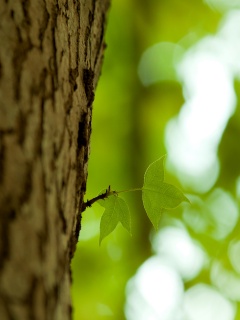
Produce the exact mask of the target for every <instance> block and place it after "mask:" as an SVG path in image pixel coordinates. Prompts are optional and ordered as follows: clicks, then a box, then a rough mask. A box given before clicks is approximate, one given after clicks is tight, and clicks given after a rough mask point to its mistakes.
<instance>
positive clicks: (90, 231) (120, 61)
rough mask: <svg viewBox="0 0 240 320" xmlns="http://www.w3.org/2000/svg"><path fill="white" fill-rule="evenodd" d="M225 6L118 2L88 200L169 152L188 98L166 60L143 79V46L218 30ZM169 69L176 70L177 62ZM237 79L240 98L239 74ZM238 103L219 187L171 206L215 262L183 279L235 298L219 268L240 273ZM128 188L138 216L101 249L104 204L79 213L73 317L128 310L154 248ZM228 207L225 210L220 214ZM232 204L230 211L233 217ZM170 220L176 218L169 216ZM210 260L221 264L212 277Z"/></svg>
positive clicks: (190, 41)
mask: <svg viewBox="0 0 240 320" xmlns="http://www.w3.org/2000/svg"><path fill="white" fill-rule="evenodd" d="M223 14H224V13H220V12H218V11H216V10H212V9H211V8H210V7H208V6H207V4H206V2H204V1H200V0H196V1H192V0H183V1H178V0H170V1H169V0H149V1H145V0H138V1H137V0H132V1H127V0H113V1H112V7H111V9H110V12H109V19H108V26H107V35H106V42H107V46H108V47H107V49H106V53H105V61H104V66H103V70H102V76H101V78H100V82H99V84H98V88H97V92H96V99H95V101H94V108H93V122H92V125H93V130H92V138H91V154H90V161H89V177H88V184H87V194H86V199H90V198H93V197H95V196H96V195H97V194H98V193H99V192H100V191H101V190H103V189H106V188H107V187H108V186H109V185H111V188H112V189H113V190H122V189H129V188H138V187H141V186H142V184H143V174H144V172H145V170H146V167H147V166H148V165H149V163H151V162H152V161H154V160H156V159H157V158H159V157H160V156H162V155H163V154H165V153H166V147H165V145H164V130H165V127H166V124H167V122H168V121H169V120H170V119H171V118H172V117H174V116H175V115H177V114H178V113H179V111H180V108H181V106H182V104H183V102H184V98H183V94H182V86H181V83H179V82H178V81H176V80H174V76H172V79H173V80H171V81H170V80H169V79H167V77H166V79H165V78H164V72H165V71H164V70H165V67H166V66H165V67H162V75H163V76H162V78H161V80H160V81H158V82H155V83H154V84H151V85H149V86H144V85H143V84H142V83H141V81H140V79H139V75H138V67H139V63H140V60H141V57H142V55H143V53H144V52H145V50H147V49H148V48H149V47H151V46H153V45H155V44H157V43H164V42H168V43H169V42H171V43H173V44H175V45H179V46H181V48H182V50H183V52H182V53H181V54H183V53H184V51H185V50H187V49H188V48H190V47H191V46H193V45H194V44H195V43H196V42H197V41H198V40H200V39H201V38H202V37H204V36H205V35H207V34H214V33H215V32H216V30H217V28H218V25H219V21H220V20H221V18H222V16H223ZM167 54H168V53H167ZM168 60H169V59H168ZM170 60H173V59H170ZM172 63H174V62H173V61H172ZM162 65H163V66H164V60H163V64H162ZM169 68H171V72H173V71H172V70H174V68H173V65H171V66H169ZM160 73H161V70H160ZM235 88H236V93H237V95H238V97H239V94H240V85H239V82H237V81H236V82H235ZM239 110H240V108H239V105H238V106H237V108H236V112H235V113H234V115H233V116H232V117H231V119H230V120H229V122H228V125H227V127H226V129H225V132H224V134H223V137H222V141H221V143H220V145H219V149H218V156H219V162H220V168H221V169H220V175H219V177H218V180H217V182H216V184H215V186H213V188H212V189H211V190H209V192H208V193H206V194H205V195H201V196H199V195H197V194H195V195H193V194H192V195H190V196H191V202H192V203H191V205H186V207H184V206H183V207H180V208H178V209H177V210H175V212H174V214H173V215H172V218H173V219H177V220H180V221H181V222H182V223H183V224H184V225H185V227H186V228H187V229H188V231H189V233H190V235H191V237H192V238H193V239H195V240H197V241H198V242H199V243H200V244H201V246H202V247H203V248H204V250H205V251H206V253H207V255H208V257H210V264H208V265H207V266H206V267H205V268H204V269H203V270H202V271H201V273H200V274H199V275H198V276H197V277H196V278H195V279H193V280H191V281H189V282H187V281H186V283H185V287H186V288H188V287H191V286H192V285H194V284H196V283H199V282H204V283H209V284H213V285H214V286H216V287H218V289H219V290H220V291H221V290H222V291H223V293H224V295H225V296H227V297H229V299H233V297H231V296H230V295H228V294H227V292H226V290H225V292H224V290H223V289H224V288H223V287H224V286H223V285H222V282H221V277H223V275H224V272H225V271H227V272H228V279H230V278H233V277H235V278H237V277H238V278H239V274H240V270H239V269H237V267H235V268H234V262H233V261H235V260H236V259H235V260H234V258H229V256H230V257H231V255H229V250H230V251H231V250H232V251H231V252H236V254H238V255H239V251H237V250H238V249H236V248H238V247H237V246H236V245H235V244H238V241H239V240H240V239H239V230H240V222H239V219H238V210H237V211H236V208H235V206H234V204H235V203H236V202H237V201H238V199H239V198H237V197H239V194H238V193H237V192H236V181H237V178H238V176H239V175H240V148H239V137H240V121H239V117H240V111H239ZM167 177H168V181H169V182H170V183H173V184H175V185H178V186H179V182H178V181H177V180H176V179H175V177H174V173H173V174H172V173H171V174H170V172H169V173H168V174H167ZM239 185H240V181H239ZM179 187H180V188H181V186H179ZM239 189H240V187H239ZM223 190H226V191H227V192H225V191H223ZM188 192H189V194H191V193H193V192H192V191H191V190H188ZM239 193H240V190H239ZM124 197H125V200H126V201H127V203H128V204H129V207H130V212H131V216H132V237H130V236H129V234H128V233H127V232H125V230H124V229H123V228H122V227H121V226H119V227H117V229H116V231H114V233H113V234H111V235H110V236H109V237H108V238H107V239H106V240H104V242H103V244H102V246H101V247H100V248H99V246H98V241H99V224H100V217H101V214H102V212H103V209H102V208H101V207H100V206H98V205H97V204H96V205H94V206H93V208H90V209H87V210H86V212H84V214H83V218H82V230H81V233H80V239H79V243H78V248H77V251H76V253H75V257H74V259H73V262H72V270H73V288H72V296H73V306H74V319H75V320H98V319H115V320H116V319H119V320H120V319H124V318H125V316H124V303H125V299H126V297H125V292H126V289H125V287H126V283H127V281H128V279H129V278H130V277H132V276H133V275H134V273H135V272H136V270H137V268H138V267H139V266H140V265H141V264H142V263H143V262H144V261H145V260H146V259H147V258H148V257H150V256H151V254H152V251H151V250H152V249H151V242H150V234H151V232H152V228H151V225H150V223H149V221H148V219H147V217H146V214H145V212H144V209H143V206H142V201H141V192H139V193H138V192H134V193H131V194H126V195H125V194H124ZM238 205H239V203H238ZM222 208H225V209H224V210H225V211H224V212H225V213H226V214H225V215H223V216H221V219H220V220H219V217H218V212H219V210H221V209H222ZM229 208H230V209H229ZM229 210H232V212H233V214H232V215H230V218H231V219H232V220H231V221H229V216H228V211H229ZM166 216H167V214H166ZM164 221H165V220H164ZM167 221H168V223H169V224H172V223H173V222H172V220H171V217H168V219H167ZM164 223H165V222H163V225H164ZM226 225H227V227H226ZM234 250H235V251H234ZM233 256H234V254H233ZM233 256H232V257H233ZM231 259H232V260H231ZM238 259H239V258H238ZM216 263H218V265H217V267H218V269H217V267H216ZM213 265H214V266H215V269H214V270H218V271H216V272H215V273H214V276H213V271H212V269H211V266H213ZM235 265H238V264H237V262H236V263H235ZM234 299H235V300H234ZM234 299H233V300H234V301H237V299H236V298H234ZM239 301H240V299H239ZM237 303H238V302H237ZM238 314H239V317H240V312H239V311H238ZM237 319H238V318H237Z"/></svg>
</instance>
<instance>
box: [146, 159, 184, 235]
mask: <svg viewBox="0 0 240 320" xmlns="http://www.w3.org/2000/svg"><path fill="white" fill-rule="evenodd" d="M164 159H165V156H163V157H161V158H160V159H158V160H157V161H155V162H153V163H152V164H150V166H149V167H148V168H147V170H146V172H145V175H144V184H143V188H142V199H143V205H144V208H145V210H146V212H147V215H148V217H149V219H150V221H151V222H152V224H153V226H154V228H155V229H158V226H159V221H160V218H161V215H162V212H163V210H164V209H173V208H176V207H177V206H178V205H179V204H180V203H181V202H183V201H188V202H189V200H188V199H187V198H186V197H185V196H184V194H183V193H182V192H181V191H180V190H179V189H177V188H176V187H175V186H173V185H171V184H168V183H166V182H164V165H163V164H164Z"/></svg>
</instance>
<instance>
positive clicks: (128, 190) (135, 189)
mask: <svg viewBox="0 0 240 320" xmlns="http://www.w3.org/2000/svg"><path fill="white" fill-rule="evenodd" d="M142 189H143V188H134V189H127V190H120V191H116V193H117V194H118V193H123V192H131V191H142Z"/></svg>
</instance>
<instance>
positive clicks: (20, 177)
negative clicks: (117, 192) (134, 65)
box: [0, 0, 109, 320]
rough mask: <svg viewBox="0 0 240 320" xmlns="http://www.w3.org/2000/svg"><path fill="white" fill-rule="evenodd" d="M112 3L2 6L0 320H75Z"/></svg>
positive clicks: (27, 1)
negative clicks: (78, 257) (77, 260)
mask: <svg viewBox="0 0 240 320" xmlns="http://www.w3.org/2000/svg"><path fill="white" fill-rule="evenodd" d="M108 1H109V0H18V1H10V0H1V1H0V2H1V5H0V319H1V320H5V319H14V320H15V319H21V320H27V319H31V320H32V319H36V320H37V319H39V320H43V319H49V320H53V319H64V320H66V319H70V318H71V310H72V307H71V298H70V284H71V275H70V261H71V257H72V256H73V253H74V251H75V246H76V243H77V239H78V235H79V231H80V220H81V207H82V204H83V196H84V193H85V190H86V179H87V163H88V154H89V139H90V132H91V117H92V102H93V99H94V89H95V87H96V83H97V80H98V77H99V74H100V69H101V64H102V57H103V51H104V48H105V43H104V39H103V36H104V28H105V18H106V12H107V9H108V4H109V3H108Z"/></svg>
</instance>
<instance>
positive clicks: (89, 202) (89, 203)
mask: <svg viewBox="0 0 240 320" xmlns="http://www.w3.org/2000/svg"><path fill="white" fill-rule="evenodd" d="M140 190H142V188H135V189H129V190H120V191H112V190H111V188H110V186H109V187H108V188H107V189H106V191H105V192H104V193H102V194H100V195H99V196H97V197H94V198H92V199H90V200H87V201H86V202H84V203H83V206H82V212H83V211H85V210H86V208H87V207H91V206H92V205H93V204H94V203H95V202H96V201H98V200H104V199H106V198H108V197H109V196H112V195H114V194H116V195H118V194H119V193H123V192H130V191H140Z"/></svg>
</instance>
